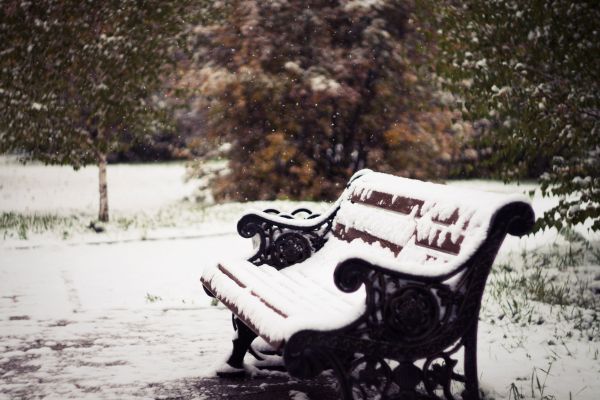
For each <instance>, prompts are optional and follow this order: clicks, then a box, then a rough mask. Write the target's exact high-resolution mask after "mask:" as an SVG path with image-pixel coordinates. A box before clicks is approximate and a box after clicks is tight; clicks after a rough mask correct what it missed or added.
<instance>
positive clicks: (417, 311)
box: [383, 284, 440, 340]
mask: <svg viewBox="0 0 600 400" xmlns="http://www.w3.org/2000/svg"><path fill="white" fill-rule="evenodd" d="M439 316H440V307H439V305H438V301H437V299H436V298H435V296H434V295H433V293H432V292H431V291H430V290H427V289H426V288H425V287H423V286H418V285H414V284H413V285H407V286H404V287H402V288H401V289H400V290H398V291H397V292H396V293H394V294H393V295H391V296H389V297H388V298H387V299H386V300H385V305H384V313H383V318H384V321H385V324H386V325H387V326H388V327H389V328H390V329H391V330H393V331H395V332H397V333H398V335H400V336H401V337H404V338H406V339H407V340H414V339H417V338H420V337H423V336H424V335H427V334H428V333H429V332H430V331H432V330H433V329H435V327H436V326H437V324H438V323H439Z"/></svg>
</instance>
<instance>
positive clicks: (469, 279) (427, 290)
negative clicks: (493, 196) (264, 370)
mask: <svg viewBox="0 0 600 400" xmlns="http://www.w3.org/2000/svg"><path fill="white" fill-rule="evenodd" d="M266 211H267V212H269V213H272V214H274V215H277V216H278V217H284V218H288V219H289V222H286V223H282V222H281V218H276V219H270V218H267V217H265V216H264V214H263V215H258V214H247V215H245V216H243V217H242V218H241V219H240V221H239V222H238V225H237V229H238V232H239V234H240V235H241V236H242V237H245V238H253V237H258V238H259V246H258V251H257V253H256V254H255V255H254V256H253V257H251V258H250V259H249V261H250V262H252V263H254V264H255V265H261V264H268V265H271V266H273V267H275V268H277V269H281V268H285V267H287V266H289V265H293V264H295V263H299V262H302V261H304V260H305V259H307V258H308V257H310V255H311V254H313V253H314V252H316V251H318V250H319V249H320V248H321V247H323V245H324V244H325V242H326V240H327V235H328V234H329V232H330V231H331V229H332V224H333V220H334V218H335V215H336V212H337V208H336V209H334V210H333V211H332V212H331V213H330V215H328V216H327V217H326V218H325V219H323V218H319V220H318V223H315V224H314V225H306V224H301V225H299V224H295V221H294V219H295V218H294V217H295V216H297V215H298V214H303V213H304V214H308V216H307V218H308V219H312V218H315V217H317V215H315V214H312V213H310V211H309V210H306V209H300V210H296V211H295V212H293V213H292V214H291V215H283V214H280V213H278V212H277V211H276V210H266ZM534 220H535V217H534V213H533V210H532V209H531V206H530V205H529V204H527V203H524V202H514V203H510V204H508V205H506V206H504V207H502V208H501V209H499V210H498V211H497V212H496V213H495V214H494V216H493V217H492V222H491V224H490V228H489V231H488V235H487V237H486V239H485V240H484V242H483V244H482V245H481V246H480V247H479V248H478V250H477V251H476V252H475V253H474V254H473V256H472V257H470V258H469V259H468V260H467V261H465V262H464V263H463V264H462V265H461V266H460V267H459V268H458V269H456V270H454V271H452V272H451V273H448V274H446V275H443V276H436V277H428V276H419V275H412V274H405V273H400V272H396V271H391V270H389V269H386V268H382V267H380V266H377V265H373V264H371V263H370V262H368V261H366V260H363V259H359V258H354V259H350V260H347V261H345V262H343V263H341V264H339V265H338V266H337V268H336V270H335V273H334V280H335V284H336V285H337V287H338V288H339V289H340V290H342V291H344V292H353V291H356V290H358V289H359V288H360V287H361V285H363V284H364V285H365V288H366V311H365V313H364V314H363V316H362V317H360V318H359V319H358V320H356V321H355V322H353V323H351V324H350V325H348V326H345V327H343V328H341V329H337V330H333V331H313V330H302V331H299V332H297V333H295V334H294V335H292V336H291V337H290V339H289V340H288V341H287V342H286V343H285V347H284V351H283V359H284V363H285V367H286V369H287V371H288V373H289V374H290V375H292V376H295V377H299V378H312V377H315V376H317V375H318V374H319V373H321V372H322V371H323V370H326V369H333V371H334V372H335V375H336V376H337V379H338V381H339V384H340V391H341V396H342V398H343V399H346V400H350V399H355V398H357V396H360V397H362V398H365V399H368V398H372V397H373V395H374V394H375V393H377V394H379V395H380V396H381V398H382V399H417V398H431V399H439V398H440V395H443V397H445V398H446V399H448V400H452V399H454V394H453V390H452V389H453V388H452V383H453V382H461V383H462V384H464V391H463V392H462V397H463V398H464V399H469V400H476V399H479V398H480V393H479V384H478V375H477V325H478V316H479V309H480V307H481V299H482V295H483V291H484V288H485V284H486V280H487V277H488V275H489V272H490V269H491V267H492V264H493V262H494V259H495V257H496V254H497V252H498V250H499V248H500V246H501V244H502V242H503V240H504V238H505V236H506V234H507V233H508V234H511V235H516V236H522V235H524V234H526V233H528V232H529V231H530V230H531V229H532V227H533V224H534ZM304 221H306V219H304ZM461 272H465V273H464V274H462V275H461V277H460V280H459V281H458V283H457V284H456V285H455V286H454V288H450V287H449V286H448V285H446V284H445V283H444V282H445V281H446V280H447V279H449V278H451V277H452V276H455V275H457V274H459V273H461ZM385 288H387V290H386V289H385ZM390 288H393V289H392V290H390ZM205 290H206V288H205ZM207 293H208V294H211V293H210V292H209V291H208V290H207ZM437 299H439V302H438V300H437ZM440 303H441V305H442V307H440ZM451 317H452V318H451ZM234 325H235V327H236V328H237V329H238V335H237V338H236V339H235V340H234V341H233V352H232V355H231V357H230V358H229V360H228V364H229V365H230V366H233V367H237V368H241V367H242V364H243V359H244V355H245V354H246V352H247V351H248V350H251V349H250V345H251V343H252V341H253V340H254V339H255V338H256V337H257V333H255V332H254V331H253V330H252V329H250V328H249V327H248V326H246V324H244V322H243V321H241V320H240V319H238V318H237V317H236V318H234ZM461 348H462V349H463V350H464V360H463V369H464V374H459V373H457V372H456V371H454V369H455V367H456V365H457V364H458V361H457V360H456V359H453V358H452V356H453V355H454V354H455V353H456V352H457V351H459V350H460V349H461ZM419 360H420V362H419V363H417V364H415V362H418V361H419ZM420 384H421V385H422V386H421V387H424V388H425V391H423V390H417V387H418V386H419V385H420Z"/></svg>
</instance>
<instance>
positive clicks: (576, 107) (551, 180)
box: [438, 0, 600, 231]
mask: <svg viewBox="0 0 600 400" xmlns="http://www.w3.org/2000/svg"><path fill="white" fill-rule="evenodd" d="M448 3H449V4H448ZM441 10H442V12H440V14H439V15H438V16H439V19H440V20H439V22H440V27H441V28H442V29H441V30H440V31H439V32H438V34H439V35H438V40H439V41H440V46H441V47H442V49H443V52H442V53H441V54H440V55H441V57H440V60H441V62H440V73H441V74H442V75H444V76H445V77H446V78H447V79H448V82H449V83H450V87H451V88H452V90H454V91H455V93H458V94H459V98H460V99H461V104H460V105H461V106H462V107H463V111H464V115H465V117H466V118H468V119H470V120H472V121H480V122H481V121H483V122H485V125H486V126H488V127H489V129H487V130H486V131H485V132H484V134H483V135H482V136H481V138H480V139H479V140H478V144H479V147H480V148H481V149H484V150H485V152H486V153H488V154H489V157H488V158H487V160H486V163H487V165H488V166H492V167H493V168H494V169H495V170H496V171H498V175H501V176H502V177H504V178H505V179H509V180H513V179H518V178H521V177H527V176H532V175H533V176H536V177H539V180H540V183H541V190H542V193H543V194H544V195H546V196H559V197H560V201H559V204H558V205H557V206H556V207H554V208H552V209H551V210H549V211H548V212H546V213H545V214H544V216H543V217H542V218H541V219H540V221H539V223H538V227H552V226H553V227H556V228H558V229H560V228H561V227H563V226H564V225H565V224H566V225H575V224H578V223H583V222H584V221H586V220H587V219H591V220H592V221H593V222H592V229H593V230H595V231H597V230H600V131H599V119H600V96H599V93H600V68H598V65H599V63H600V57H599V55H600V7H598V4H597V2H594V1H580V2H571V1H566V0H553V1H549V0H548V1H534V2H518V1H508V0H501V1H478V0H469V1H464V2H457V3H456V4H454V3H452V2H447V4H446V5H445V6H444V7H442V8H441Z"/></svg>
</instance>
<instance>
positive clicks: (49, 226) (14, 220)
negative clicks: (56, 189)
mask: <svg viewBox="0 0 600 400" xmlns="http://www.w3.org/2000/svg"><path fill="white" fill-rule="evenodd" d="M78 224H80V220H79V218H78V217H77V216H68V217H63V216H59V215H55V214H37V213H36V214H18V213H14V212H2V213H1V214H0V232H2V235H3V237H4V239H6V238H10V237H15V236H16V237H18V238H19V239H22V240H25V239H27V238H28V235H30V234H32V233H43V232H47V231H49V230H59V229H60V230H62V232H63V237H68V235H69V230H70V229H71V228H73V227H74V226H77V225H78Z"/></svg>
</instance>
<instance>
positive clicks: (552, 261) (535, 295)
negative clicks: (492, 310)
mask: <svg viewBox="0 0 600 400" xmlns="http://www.w3.org/2000/svg"><path fill="white" fill-rule="evenodd" d="M561 235H562V237H563V238H564V239H566V241H562V240H561V241H558V242H557V243H554V244H551V245H548V246H544V247H543V248H540V249H537V250H535V251H529V252H522V253H521V254H516V255H515V254H513V255H512V257H511V258H510V259H509V260H508V261H504V262H502V263H500V264H498V265H495V266H494V267H493V268H492V273H491V275H490V281H489V284H488V285H487V287H486V293H487V295H488V296H490V297H491V299H493V303H495V304H496V305H497V306H498V307H499V310H498V311H499V313H497V314H496V317H497V318H498V319H499V320H501V319H503V318H505V317H507V318H508V319H509V320H510V321H512V322H513V323H517V324H521V325H523V326H526V325H541V324H544V323H545V322H546V321H545V319H546V318H548V317H550V318H551V319H558V320H559V321H569V322H570V325H571V326H572V327H573V328H574V329H575V330H577V331H579V332H580V333H581V335H582V336H583V337H588V338H589V339H590V340H596V339H597V335H598V334H599V333H600V296H599V295H598V294H597V293H596V292H595V289H594V287H593V285H592V283H593V282H594V279H595V278H596V275H597V274H598V272H599V271H598V268H597V267H594V265H597V264H598V263H597V262H595V261H596V260H595V257H597V254H596V253H597V251H598V250H597V248H595V247H594V246H593V245H592V244H591V243H589V242H587V241H586V240H585V239H584V238H583V237H581V236H580V235H578V234H576V233H574V232H572V231H564V232H561ZM544 305H549V306H550V307H551V308H550V310H551V314H553V315H552V316H548V315H547V311H545V312H544V311H542V309H541V308H540V307H545V306H544ZM494 307H495V306H494ZM514 394H515V395H516V393H514Z"/></svg>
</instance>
